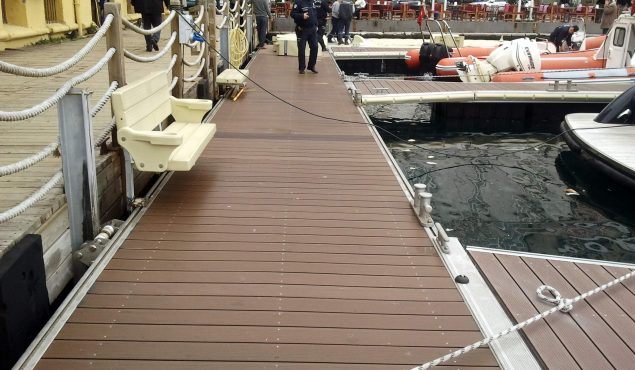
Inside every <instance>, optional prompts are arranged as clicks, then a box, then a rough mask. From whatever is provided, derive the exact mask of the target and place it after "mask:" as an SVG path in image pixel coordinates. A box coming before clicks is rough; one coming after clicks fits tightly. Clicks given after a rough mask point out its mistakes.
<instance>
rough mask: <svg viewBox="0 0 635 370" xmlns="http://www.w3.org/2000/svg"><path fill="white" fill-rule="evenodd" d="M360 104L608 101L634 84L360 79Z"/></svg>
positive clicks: (357, 86)
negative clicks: (568, 86) (568, 85)
mask: <svg viewBox="0 0 635 370" xmlns="http://www.w3.org/2000/svg"><path fill="white" fill-rule="evenodd" d="M352 85H353V87H354V88H355V90H356V94H357V97H356V100H357V101H358V104H360V105H369V104H411V103H448V102H464V103H472V102H484V103H492V102H495V103H505V102H515V103H563V102H568V103H576V102H577V103H608V102H610V101H611V100H613V99H614V98H615V97H617V96H618V95H619V94H621V93H622V92H624V91H625V90H626V89H628V88H629V87H630V86H632V84H631V83H601V84H600V83H597V84H596V83H594V84H588V83H578V84H574V85H573V86H572V88H571V89H567V86H566V84H565V83H560V84H559V86H558V88H557V89H556V88H554V85H553V83H551V84H548V83H523V82H517V83H491V82H487V83H464V82H451V81H416V80H403V79H402V80H397V79H379V78H370V79H369V78H358V79H355V80H353V81H352Z"/></svg>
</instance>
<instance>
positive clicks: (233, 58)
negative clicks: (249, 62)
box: [229, 28, 249, 69]
mask: <svg viewBox="0 0 635 370" xmlns="http://www.w3.org/2000/svg"><path fill="white" fill-rule="evenodd" d="M229 44H230V48H229V50H230V53H229V61H230V65H231V67H232V68H234V69H239V68H240V66H241V65H242V64H243V61H244V60H245V58H246V57H247V51H248V50H249V43H248V42H247V36H245V31H243V30H241V29H240V28H234V29H232V30H231V31H229Z"/></svg>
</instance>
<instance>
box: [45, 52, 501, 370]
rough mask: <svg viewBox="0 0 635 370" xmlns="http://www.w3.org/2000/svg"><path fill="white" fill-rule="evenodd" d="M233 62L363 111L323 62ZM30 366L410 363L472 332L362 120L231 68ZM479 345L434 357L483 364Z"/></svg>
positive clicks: (265, 56) (267, 56)
mask: <svg viewBox="0 0 635 370" xmlns="http://www.w3.org/2000/svg"><path fill="white" fill-rule="evenodd" d="M296 63H297V62H296V59H295V58H291V57H278V56H275V55H273V54H272V53H271V52H270V51H269V50H266V51H265V52H264V53H263V52H260V55H259V56H258V57H257V58H256V60H255V61H254V62H253V63H252V65H251V66H250V68H249V69H250V76H252V78H253V79H254V80H256V81H257V82H259V83H260V84H261V85H262V86H263V87H265V88H267V89H269V90H271V91H273V92H275V94H276V95H278V96H280V97H281V98H283V99H285V100H287V101H290V102H293V104H296V105H297V106H299V107H302V108H304V109H306V110H309V111H311V112H317V113H319V114H322V115H325V116H329V117H337V118H339V119H344V120H351V121H355V122H363V119H362V117H361V115H360V113H359V112H358V111H357V109H356V108H355V107H354V105H353V103H352V102H351V98H350V96H349V95H348V94H347V92H346V89H345V87H344V85H343V84H342V81H341V80H340V79H339V78H338V76H337V70H336V67H335V64H334V63H333V62H332V61H331V59H328V58H321V59H320V61H319V63H318V66H317V68H318V69H319V71H320V73H319V75H313V74H310V73H309V74H307V75H303V76H300V75H298V74H297V64H296ZM247 90H248V91H246V92H245V93H244V94H243V95H242V96H241V97H240V99H239V100H238V101H237V102H225V103H224V104H223V105H222V106H221V108H220V110H219V111H218V112H217V113H216V115H215V116H214V118H213V122H215V123H216V124H218V130H219V131H218V133H217V134H216V137H215V138H214V139H213V140H212V142H211V144H210V145H209V146H208V148H207V149H206V151H205V152H204V154H203V156H202V157H201V158H200V159H199V161H198V163H197V165H196V166H195V167H194V168H193V169H192V170H191V171H190V172H185V173H175V174H174V175H173V176H172V178H171V179H170V180H169V183H168V184H167V185H166V186H165V188H164V189H163V190H162V191H161V193H160V195H159V196H158V197H157V198H156V200H155V201H154V203H153V204H152V205H151V207H150V208H149V209H148V210H147V213H146V214H145V215H144V216H143V218H142V219H141V220H140V222H139V223H138V224H137V225H136V228H135V229H134V230H133V232H132V233H131V234H130V236H129V238H128V239H127V240H126V241H125V242H124V244H123V245H122V247H121V249H120V250H119V251H117V253H116V254H115V256H114V258H113V259H112V260H111V261H110V263H109V265H108V266H107V268H106V270H105V271H104V272H103V273H102V275H101V277H100V278H99V279H98V281H97V282H96V284H95V285H94V286H93V287H92V289H91V290H90V292H89V294H88V295H87V296H86V297H85V298H84V299H83V301H82V303H81V304H80V306H79V307H78V309H77V310H76V311H75V312H74V314H73V315H72V316H71V317H70V319H69V320H68V323H67V324H66V326H65V327H64V328H63V329H62V331H61V332H60V333H59V335H58V337H57V338H56V339H55V341H54V342H53V343H52V345H51V346H50V347H49V349H48V350H47V352H46V353H45V354H44V356H43V359H42V360H41V361H40V363H39V366H38V367H37V368H38V369H65V370H67V369H141V368H151V369H154V370H160V369H371V370H372V369H410V368H411V367H412V366H414V365H417V364H420V363H423V362H426V361H428V360H431V359H434V358H436V357H437V356H440V355H443V354H446V353H448V352H450V351H451V350H453V349H456V348H460V347H462V346H464V345H467V344H470V343H472V342H473V341H475V340H478V339H479V338H480V337H481V334H480V332H479V331H478V329H477V327H476V324H475V322H474V319H473V318H472V316H471V315H470V312H469V310H468V308H467V306H466V305H465V303H464V302H463V301H462V299H461V296H460V294H459V293H458V291H457V289H456V288H455V286H454V283H453V282H452V279H451V278H450V277H449V276H448V273H447V271H446V269H445V268H444V266H443V263H442V261H441V259H440V258H439V257H438V256H437V255H436V252H435V250H434V248H433V247H431V242H430V240H429V239H428V238H427V236H426V234H425V232H424V231H423V230H422V228H421V227H420V226H419V224H418V222H417V220H416V218H415V217H414V216H413V213H412V211H411V208H410V206H409V204H408V202H407V200H406V198H405V196H404V194H403V192H402V190H401V188H400V186H399V184H398V182H397V180H396V178H395V176H394V174H393V172H392V170H391V168H390V167H389V164H388V163H387V161H386V159H385V158H384V156H383V155H382V153H381V151H380V149H379V148H378V145H377V144H376V143H375V141H374V139H373V137H372V136H371V133H370V131H369V129H368V128H367V126H366V125H363V124H343V123H337V122H333V121H329V120H326V119H323V118H319V117H315V116H312V115H308V114H305V113H302V112H301V111H299V110H298V109H295V108H292V107H290V106H288V105H286V104H283V103H281V102H280V101H278V100H275V99H273V98H272V97H271V96H269V95H268V94H266V93H265V92H263V91H262V90H260V89H258V88H256V87H255V86H254V84H253V83H251V82H249V83H248V89H247ZM497 366H498V365H497V362H496V360H495V359H494V356H493V355H492V353H491V352H490V350H489V349H488V348H481V349H478V350H476V351H473V352H471V353H469V354H467V355H465V356H463V357H461V358H459V359H457V360H456V361H453V362H450V363H449V364H448V365H447V366H446V368H469V369H474V370H475V369H482V368H492V367H497Z"/></svg>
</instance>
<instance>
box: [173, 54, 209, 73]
mask: <svg viewBox="0 0 635 370" xmlns="http://www.w3.org/2000/svg"><path fill="white" fill-rule="evenodd" d="M201 54H203V53H201ZM175 64H176V54H173V55H172V59H171V60H170V64H169V65H168V69H167V70H166V71H165V72H166V73H170V71H171V70H172V68H174V65H175Z"/></svg>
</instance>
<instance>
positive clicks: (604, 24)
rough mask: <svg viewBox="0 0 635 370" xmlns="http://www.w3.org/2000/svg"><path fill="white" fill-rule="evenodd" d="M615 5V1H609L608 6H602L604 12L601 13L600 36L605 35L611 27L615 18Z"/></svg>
mask: <svg viewBox="0 0 635 370" xmlns="http://www.w3.org/2000/svg"><path fill="white" fill-rule="evenodd" d="M617 15H618V14H617V4H615V0H611V1H609V3H608V4H605V5H604V11H603V12H602V21H601V22H600V28H601V29H602V34H603V35H606V33H607V32H608V31H609V28H611V26H612V25H613V22H614V21H615V18H617Z"/></svg>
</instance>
